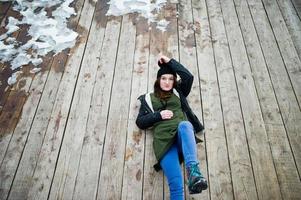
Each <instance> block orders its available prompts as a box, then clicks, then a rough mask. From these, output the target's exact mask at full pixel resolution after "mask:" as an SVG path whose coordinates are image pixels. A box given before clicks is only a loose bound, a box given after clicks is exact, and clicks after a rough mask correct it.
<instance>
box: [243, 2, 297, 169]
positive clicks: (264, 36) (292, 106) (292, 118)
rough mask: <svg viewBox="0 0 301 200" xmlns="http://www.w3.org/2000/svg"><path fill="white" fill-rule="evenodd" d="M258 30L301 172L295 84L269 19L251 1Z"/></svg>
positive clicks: (257, 4) (258, 3)
mask: <svg viewBox="0 0 301 200" xmlns="http://www.w3.org/2000/svg"><path fill="white" fill-rule="evenodd" d="M248 4H249V7H250V10H251V14H252V17H253V20H254V24H255V28H256V30H257V34H258V37H259V40H260V43H261V48H262V51H263V54H264V57H265V61H266V63H267V66H268V70H269V73H270V77H271V80H272V84H273V87H274V91H275V94H276V98H277V101H278V105H279V108H280V112H281V114H282V119H283V122H284V124H285V128H286V131H287V135H288V138H289V142H290V145H291V149H292V151H293V155H294V158H295V162H296V164H297V168H298V171H299V172H300V171H301V155H300V153H301V146H300V145H299V141H301V138H300V137H301V135H300V134H299V132H300V131H299V130H301V124H300V123H299V122H300V120H301V112H300V107H299V105H298V102H297V99H296V96H295V93H294V90H293V87H292V84H291V82H290V79H289V77H288V74H287V70H286V69H285V66H284V63H283V60H282V59H281V58H282V57H281V54H280V52H279V49H278V45H279V44H278V45H277V43H276V41H275V39H274V35H273V31H272V29H271V27H270V24H269V19H268V18H267V16H266V12H265V10H264V7H263V5H262V3H261V2H255V1H254V0H250V1H248Z"/></svg>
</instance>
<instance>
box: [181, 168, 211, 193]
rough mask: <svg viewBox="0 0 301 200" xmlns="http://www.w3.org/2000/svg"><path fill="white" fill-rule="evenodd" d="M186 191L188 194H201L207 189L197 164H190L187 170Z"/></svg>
mask: <svg viewBox="0 0 301 200" xmlns="http://www.w3.org/2000/svg"><path fill="white" fill-rule="evenodd" d="M186 170H187V176H188V189H189V193H190V194H197V193H201V192H202V190H206V189H207V188H208V183H207V180H206V179H205V178H204V176H203V174H202V173H201V172H200V168H199V163H195V164H191V165H189V166H188V167H187V168H186Z"/></svg>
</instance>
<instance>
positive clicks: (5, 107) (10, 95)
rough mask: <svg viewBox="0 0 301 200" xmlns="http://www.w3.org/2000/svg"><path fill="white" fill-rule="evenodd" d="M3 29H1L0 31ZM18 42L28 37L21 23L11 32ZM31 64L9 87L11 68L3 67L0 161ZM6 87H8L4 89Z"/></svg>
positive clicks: (18, 111) (24, 94) (19, 110)
mask: <svg viewBox="0 0 301 200" xmlns="http://www.w3.org/2000/svg"><path fill="white" fill-rule="evenodd" d="M8 15H10V16H13V17H15V18H17V19H19V18H21V16H20V14H19V13H17V12H15V11H13V10H9V11H8ZM2 31H4V30H3V29H1V32H2ZM12 36H13V37H15V38H16V39H17V40H18V41H19V42H21V43H23V42H25V41H26V40H27V39H28V36H27V26H25V25H22V26H21V27H20V29H19V30H18V31H16V32H14V33H13V34H12ZM48 62H49V59H45V61H44V65H45V66H47V64H46V63H48ZM2 66H3V67H4V68H8V66H7V64H3V65H2ZM30 67H31V65H26V66H24V68H23V69H19V70H18V71H20V72H22V73H21V74H20V75H19V77H18V81H17V83H15V84H14V86H13V87H9V86H8V83H7V79H8V77H9V76H11V75H12V72H13V71H12V70H11V69H4V70H5V71H6V74H5V75H4V74H2V77H1V85H0V94H1V93H2V94H4V95H3V96H1V97H0V106H1V109H0V163H1V162H2V161H3V158H4V155H5V152H6V150H7V147H8V145H9V142H10V140H11V137H12V134H13V131H14V129H15V127H16V125H17V123H18V120H19V118H20V116H21V113H22V108H23V105H24V103H25V102H26V99H27V96H28V92H29V89H30V85H31V82H32V77H33V75H31V74H30V73H29V70H28V69H29V68H30ZM6 89H8V90H7V91H6Z"/></svg>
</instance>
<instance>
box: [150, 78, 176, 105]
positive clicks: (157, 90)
mask: <svg viewBox="0 0 301 200" xmlns="http://www.w3.org/2000/svg"><path fill="white" fill-rule="evenodd" d="M173 78H174V79H173V80H174V82H173V86H172V88H175V87H176V86H177V83H178V82H177V77H176V76H173ZM160 79H161V76H160V77H158V78H157V80H156V81H155V83H154V94H155V97H157V98H159V99H161V100H166V99H168V98H169V97H170V96H171V95H172V89H171V90H170V91H164V90H162V89H161V87H160Z"/></svg>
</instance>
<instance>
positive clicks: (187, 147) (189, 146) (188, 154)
mask: <svg viewBox="0 0 301 200" xmlns="http://www.w3.org/2000/svg"><path fill="white" fill-rule="evenodd" d="M177 143H178V146H179V147H180V149H181V150H182V153H183V156H184V160H185V166H186V167H188V166H189V165H191V164H195V163H198V162H199V161H198V157H197V147H196V142H195V136H194V130H193V126H192V124H191V123H190V122H189V121H182V122H180V123H179V125H178V140H177Z"/></svg>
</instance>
